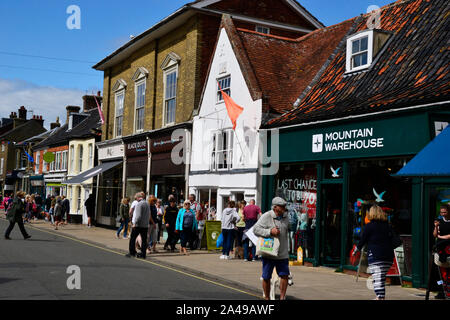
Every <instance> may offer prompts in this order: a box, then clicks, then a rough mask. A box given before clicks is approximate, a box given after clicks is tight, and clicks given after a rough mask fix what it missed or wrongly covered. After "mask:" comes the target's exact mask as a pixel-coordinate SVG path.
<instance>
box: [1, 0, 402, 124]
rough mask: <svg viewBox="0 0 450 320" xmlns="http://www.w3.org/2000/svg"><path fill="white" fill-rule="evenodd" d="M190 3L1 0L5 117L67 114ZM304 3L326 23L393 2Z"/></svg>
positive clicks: (325, 0) (330, 0) (179, 0)
mask: <svg viewBox="0 0 450 320" xmlns="http://www.w3.org/2000/svg"><path fill="white" fill-rule="evenodd" d="M248 1H256V0H248ZM187 2H188V0H184V1H183V0H133V1H128V2H123V1H117V0H109V1H106V0H78V1H77V0H41V1H38V0H14V1H1V2H0V117H7V116H8V115H9V113H10V112H11V111H13V110H16V109H18V107H19V106H20V105H25V106H26V107H27V108H29V109H32V110H33V112H34V114H39V115H43V116H44V118H45V119H46V125H48V124H49V123H50V122H52V121H54V120H55V118H56V116H57V115H59V116H60V117H63V115H64V114H65V109H64V107H65V106H66V105H69V104H76V105H80V104H81V103H82V102H81V101H82V100H81V96H82V95H84V94H85V93H86V92H88V93H92V92H97V91H99V90H100V91H102V86H103V80H102V79H103V74H102V72H99V71H95V70H93V69H92V66H93V65H94V64H95V63H96V62H98V61H100V60H102V59H103V58H104V57H106V56H107V55H108V54H110V53H112V52H113V51H115V50H116V49H117V48H119V47H120V46H121V45H123V44H124V43H126V42H127V41H128V40H129V36H130V35H138V34H140V33H142V32H143V31H145V30H146V29H148V28H150V27H151V26H152V25H154V24H155V23H157V22H158V21H160V20H161V19H163V18H164V17H166V16H168V15H169V14H171V13H172V12H174V11H175V10H176V9H178V8H180V7H181V6H183V5H184V4H185V3H187ZM299 2H300V3H301V4H302V5H303V6H304V7H305V8H306V9H307V10H309V11H310V12H311V13H312V14H313V15H314V16H316V17H317V18H318V19H319V20H320V21H321V22H322V23H324V24H325V25H332V24H336V23H339V22H341V21H343V20H346V19H349V18H351V17H354V16H357V15H359V14H361V13H365V12H366V9H367V7H368V6H370V5H378V6H380V7H381V6H383V5H386V4H388V3H391V2H393V0H371V1H366V0H345V1H342V0H322V1H321V0H299ZM70 5H77V6H79V7H80V9H81V29H80V30H69V29H68V28H67V26H66V21H67V19H68V18H69V16H70V14H68V13H66V10H67V8H68V7H69V6H70ZM30 56H33V57H30ZM38 56H39V57H48V58H59V59H68V60H77V62H75V61H61V60H54V59H44V58H39V57H38ZM78 61H82V62H78ZM53 71H58V72H53ZM55 108H56V109H57V110H58V111H55ZM63 119H64V118H63Z"/></svg>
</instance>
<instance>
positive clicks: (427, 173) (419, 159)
mask: <svg viewBox="0 0 450 320" xmlns="http://www.w3.org/2000/svg"><path fill="white" fill-rule="evenodd" d="M449 159H450V126H448V127H447V128H446V129H445V130H444V131H442V132H441V133H440V134H439V135H438V136H437V137H436V138H434V140H432V141H431V142H430V143H429V144H428V145H427V146H426V147H425V148H423V149H422V151H420V152H419V153H418V154H417V155H416V156H415V157H414V158H413V159H412V160H411V161H410V162H408V163H407V164H406V166H404V167H403V168H402V169H401V170H400V171H399V172H397V174H395V175H394V176H399V177H450V161H449Z"/></svg>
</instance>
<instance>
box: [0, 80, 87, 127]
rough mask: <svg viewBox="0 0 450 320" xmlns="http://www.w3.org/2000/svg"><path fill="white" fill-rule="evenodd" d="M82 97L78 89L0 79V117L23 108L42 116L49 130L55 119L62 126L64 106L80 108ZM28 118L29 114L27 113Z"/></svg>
mask: <svg viewBox="0 0 450 320" xmlns="http://www.w3.org/2000/svg"><path fill="white" fill-rule="evenodd" d="M84 95H85V92H83V91H82V90H78V89H62V88H56V87H49V86H38V85H35V84H33V83H30V82H27V81H24V80H9V79H1V78H0V117H2V118H9V115H10V114H11V112H17V110H18V109H19V108H20V106H25V108H26V109H27V110H28V111H30V110H32V111H33V114H34V115H42V118H43V119H44V120H45V121H44V126H45V127H46V128H49V127H50V123H51V122H54V121H55V120H56V117H59V119H60V123H61V124H64V123H65V121H66V106H68V105H72V106H80V107H82V106H83V99H82V97H83V96H84ZM30 117H31V113H28V118H30Z"/></svg>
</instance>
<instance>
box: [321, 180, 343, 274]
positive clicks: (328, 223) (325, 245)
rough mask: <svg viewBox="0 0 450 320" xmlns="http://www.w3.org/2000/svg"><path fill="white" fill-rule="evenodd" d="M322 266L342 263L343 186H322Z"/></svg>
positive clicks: (333, 265)
mask: <svg viewBox="0 0 450 320" xmlns="http://www.w3.org/2000/svg"><path fill="white" fill-rule="evenodd" d="M321 209H322V210H321V215H320V216H321V226H322V230H323V231H322V233H321V234H322V237H321V248H320V257H321V264H322V265H324V266H332V267H335V266H339V265H340V261H341V217H342V184H329V185H327V184H325V185H322V205H321Z"/></svg>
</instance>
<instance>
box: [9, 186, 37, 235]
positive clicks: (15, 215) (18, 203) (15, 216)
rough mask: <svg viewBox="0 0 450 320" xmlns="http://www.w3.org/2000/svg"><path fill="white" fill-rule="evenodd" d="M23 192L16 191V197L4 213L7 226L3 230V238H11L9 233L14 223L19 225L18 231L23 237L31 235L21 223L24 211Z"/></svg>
mask: <svg viewBox="0 0 450 320" xmlns="http://www.w3.org/2000/svg"><path fill="white" fill-rule="evenodd" d="M24 197H25V192H23V191H19V192H17V193H16V197H15V198H14V200H13V202H12V205H11V207H10V208H9V210H8V211H7V213H6V219H8V221H9V226H8V228H7V229H6V231H5V240H11V238H10V237H9V235H10V234H11V231H12V230H13V229H14V226H15V224H16V223H17V224H18V225H19V229H20V232H21V233H22V236H23V238H24V239H25V240H26V239H29V238H31V236H30V235H29V234H28V233H27V231H26V230H25V226H24V225H23V219H22V215H23V213H24V212H25V199H24Z"/></svg>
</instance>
